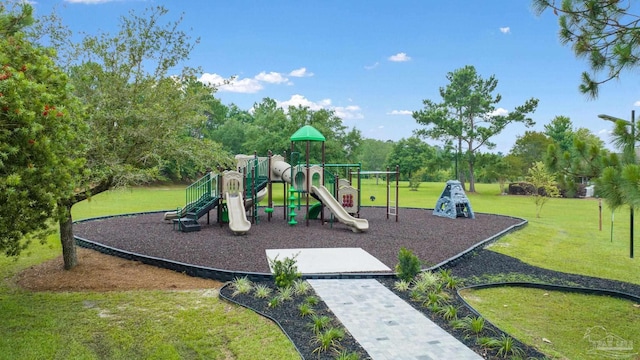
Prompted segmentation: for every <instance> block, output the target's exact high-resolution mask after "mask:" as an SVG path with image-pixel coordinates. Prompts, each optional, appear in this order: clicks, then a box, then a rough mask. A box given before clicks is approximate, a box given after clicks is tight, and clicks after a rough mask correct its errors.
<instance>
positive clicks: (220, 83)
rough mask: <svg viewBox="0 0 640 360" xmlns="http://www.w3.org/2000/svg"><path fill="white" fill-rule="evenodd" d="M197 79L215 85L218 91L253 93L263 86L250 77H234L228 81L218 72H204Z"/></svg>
mask: <svg viewBox="0 0 640 360" xmlns="http://www.w3.org/2000/svg"><path fill="white" fill-rule="evenodd" d="M198 80H199V81H201V82H203V83H205V84H208V85H212V86H214V87H216V88H217V89H218V91H220V92H235V93H243V94H253V93H256V92H258V91H260V90H262V89H263V88H264V87H263V86H262V84H261V83H260V81H258V80H256V79H252V78H244V79H239V78H234V79H232V80H230V81H229V79H227V78H224V77H222V76H220V75H218V74H209V73H204V74H202V76H200V78H199V79H198Z"/></svg>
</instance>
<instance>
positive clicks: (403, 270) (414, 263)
mask: <svg viewBox="0 0 640 360" xmlns="http://www.w3.org/2000/svg"><path fill="white" fill-rule="evenodd" d="M420 269H421V264H420V259H418V257H417V256H416V255H415V254H414V253H413V252H411V250H409V249H407V248H405V247H401V248H400V252H399V253H398V264H397V265H396V275H397V276H398V278H399V279H400V280H404V281H411V280H413V278H414V277H415V276H416V275H417V274H418V273H419V272H420Z"/></svg>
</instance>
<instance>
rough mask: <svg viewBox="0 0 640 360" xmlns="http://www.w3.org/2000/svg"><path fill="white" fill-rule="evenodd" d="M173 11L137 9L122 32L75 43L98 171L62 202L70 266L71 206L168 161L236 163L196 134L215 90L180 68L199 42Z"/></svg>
mask: <svg viewBox="0 0 640 360" xmlns="http://www.w3.org/2000/svg"><path fill="white" fill-rule="evenodd" d="M167 12H168V11H167V10H166V9H165V8H163V7H154V8H149V9H147V10H146V11H145V12H144V13H143V14H141V15H138V14H136V13H134V12H131V13H130V14H129V15H128V16H127V17H123V18H122V19H121V22H120V29H119V32H118V34H116V35H110V34H106V33H102V34H98V35H85V36H84V38H83V39H82V41H81V43H80V44H78V46H77V47H76V48H74V49H73V50H74V53H76V54H80V58H78V59H76V60H75V62H74V63H72V64H70V65H69V69H70V70H69V71H70V72H71V80H72V83H73V85H74V86H75V93H76V94H77V96H78V97H80V98H81V99H82V101H83V102H84V103H85V104H86V105H87V114H86V122H87V124H88V125H89V128H90V131H91V136H90V137H88V138H87V142H86V146H87V147H88V149H87V152H86V154H85V157H86V159H87V169H88V170H89V171H90V172H89V173H88V176H87V177H85V178H79V179H76V184H78V183H84V184H87V186H84V187H78V189H79V190H78V191H77V192H76V193H75V194H74V195H73V196H70V197H67V198H65V199H62V200H61V201H60V202H59V206H60V207H62V208H65V209H67V213H68V216H67V217H66V219H64V220H63V221H61V222H60V233H61V241H62V248H63V258H64V266H65V268H67V269H69V268H72V267H74V266H75V265H76V264H77V257H76V253H75V244H74V241H73V232H72V219H71V215H70V211H69V210H70V209H71V207H72V206H73V205H74V204H75V203H77V202H79V201H82V200H84V199H86V198H88V197H89V196H91V195H95V194H97V193H100V192H102V191H105V190H107V189H109V188H111V187H114V186H121V185H129V184H140V183H145V182H150V181H154V180H156V179H161V178H162V177H163V171H164V170H166V168H167V167H169V168H181V167H183V166H185V165H186V166H189V167H193V168H198V169H199V170H200V171H204V170H205V169H206V168H207V167H212V168H213V167H216V166H217V165H220V164H225V163H226V162H228V161H230V157H229V156H228V155H227V154H226V153H225V152H224V151H222V149H221V147H220V146H219V144H217V143H213V142H211V141H204V140H202V139H200V138H199V137H197V136H193V133H194V129H198V128H201V127H202V124H203V123H204V122H206V117H205V110H206V102H203V101H202V100H203V98H206V96H205V95H206V94H207V93H210V92H211V91H212V90H213V89H210V88H207V87H205V86H195V85H194V86H189V84H193V83H194V82H195V81H196V80H195V71H194V70H193V69H190V68H183V69H182V71H180V72H179V73H177V74H175V73H172V72H173V71H176V70H175V69H176V68H179V67H180V65H181V63H182V62H183V61H185V60H186V59H187V58H188V56H189V53H190V51H191V49H192V48H193V46H194V45H195V42H192V41H191V39H190V37H189V36H188V35H187V34H186V33H185V32H183V31H182V30H180V29H179V27H180V22H181V19H180V20H177V21H165V17H164V16H165V15H166V14H167ZM52 38H54V40H55V34H52ZM61 41H66V40H64V39H62V40H61ZM196 42H197V41H196ZM75 50H79V51H78V52H75ZM178 171H179V170H178Z"/></svg>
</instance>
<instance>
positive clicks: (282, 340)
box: [0, 186, 299, 360]
mask: <svg viewBox="0 0 640 360" xmlns="http://www.w3.org/2000/svg"><path fill="white" fill-rule="evenodd" d="M184 202H185V199H184V187H177V186H176V187H174V186H172V187H162V188H135V189H128V190H116V191H110V192H107V193H102V194H98V195H96V196H95V197H93V198H92V199H91V201H89V202H83V203H80V204H77V205H76V206H74V207H73V216H74V218H75V219H84V218H90V217H95V216H102V215H108V214H121V213H131V212H138V211H151V210H165V209H173V208H176V207H177V206H183V205H184ZM60 253H61V249H60V240H59V237H58V236H50V237H49V238H48V239H47V240H46V242H45V243H44V244H39V243H34V244H32V245H31V246H30V247H29V248H28V249H27V250H26V251H25V252H24V253H23V254H22V256H20V257H19V258H18V259H14V258H6V257H0V279H2V280H1V281H0V319H1V320H0V360H2V359H11V360H14V359H133V358H136V359H144V358H153V359H255V354H261V356H262V357H263V358H265V359H299V355H298V354H297V352H296V351H295V348H294V347H293V344H291V342H290V341H289V340H288V338H287V337H286V336H285V334H283V333H282V331H281V330H280V329H279V328H278V327H277V326H276V325H275V324H273V323H272V322H270V321H268V320H266V319H264V318H262V317H260V316H258V315H257V314H255V313H253V312H252V311H250V310H247V309H244V308H241V307H237V306H233V305H230V304H228V303H225V302H223V301H221V300H219V299H218V297H217V294H216V293H215V292H214V291H212V290H197V291H127V292H109V293H92V292H63V293H49V292H43V293H33V292H29V291H24V290H22V289H19V288H17V287H16V286H15V285H14V284H13V281H12V278H13V276H14V275H15V274H17V273H18V272H20V271H21V270H23V269H25V268H28V267H29V266H32V265H36V264H39V263H42V262H43V261H46V260H49V259H52V258H55V257H57V256H59V255H60Z"/></svg>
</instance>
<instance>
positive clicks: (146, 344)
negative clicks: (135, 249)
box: [0, 180, 640, 359]
mask: <svg viewBox="0 0 640 360" xmlns="http://www.w3.org/2000/svg"><path fill="white" fill-rule="evenodd" d="M394 185H395V184H392V188H391V192H392V193H393V192H394V191H395V188H394V187H393V186H394ZM443 188H444V184H443V183H423V184H421V185H420V187H419V188H418V191H410V190H409V188H408V184H407V183H406V182H402V183H401V184H400V196H399V206H400V207H426V208H432V207H433V206H434V205H435V203H436V201H437V199H438V197H439V196H440V193H441V192H442V189H443ZM477 190H478V193H476V194H468V196H469V199H470V202H471V206H472V208H473V210H474V211H475V212H484V213H497V214H505V215H512V216H517V217H522V218H525V219H527V220H529V225H527V226H526V227H525V228H524V229H522V230H520V231H518V232H515V233H513V234H509V235H507V236H505V237H504V238H503V239H501V240H500V241H498V242H497V243H496V244H495V245H494V246H493V247H492V248H491V249H492V250H494V251H497V252H500V253H504V254H506V255H510V256H514V257H516V258H519V259H521V260H523V261H525V262H527V263H529V264H532V265H536V266H539V267H543V268H548V269H553V270H558V271H564V272H570V273H576V274H583V275H590V276H598V277H604V278H610V279H616V280H622V281H627V282H631V283H636V284H640V260H639V259H638V258H635V259H629V256H628V255H629V231H628V227H629V224H628V218H629V217H628V209H621V210H619V211H618V212H616V214H615V223H614V229H613V230H614V231H613V241H611V239H610V229H611V228H610V220H611V213H610V212H609V210H608V209H607V208H606V206H603V214H602V216H603V225H602V231H600V230H599V229H598V222H599V214H598V202H597V200H593V199H551V200H550V201H549V202H548V203H547V204H546V205H545V206H544V208H543V210H542V214H541V218H536V217H535V205H534V203H533V201H532V200H531V199H529V198H527V197H516V196H501V195H500V194H499V188H498V185H486V184H477ZM386 192H387V186H386V183H385V182H382V181H380V182H379V183H378V184H376V183H375V180H363V189H362V195H363V199H362V204H363V205H367V206H368V205H375V206H384V205H385V204H386ZM282 193H283V192H282V189H281V187H280V188H278V187H277V186H276V187H275V189H274V198H275V201H276V203H281V202H282V197H283V195H282ZM371 196H374V197H375V201H372V200H371ZM184 203H185V198H184V187H183V186H167V187H152V188H135V189H125V190H115V191H110V192H107V193H103V194H99V195H97V196H95V197H94V198H92V199H91V201H88V202H83V203H80V204H77V205H75V206H74V208H73V216H74V219H75V220H79V219H84V218H90V217H95V216H101V215H109V214H121V213H131V212H139V211H152V210H170V209H175V208H177V207H179V206H183V205H184ZM399 218H400V221H402V209H400V211H399ZM59 254H60V246H59V240H58V239H57V237H55V236H52V237H51V238H50V239H48V241H47V242H46V243H45V244H44V245H40V244H34V245H32V246H31V247H30V248H29V249H28V250H27V251H26V252H25V253H24V254H23V256H21V257H20V258H19V259H18V260H13V259H6V258H4V257H2V258H0V276H1V278H2V279H3V280H2V281H1V282H0V314H2V318H3V321H0V359H4V358H6V359H9V358H11V359H30V358H34V357H35V356H34V355H39V357H41V358H56V356H61V357H64V358H69V357H73V358H88V359H90V358H102V357H108V358H120V357H126V355H127V354H129V355H130V354H136V355H139V357H154V358H156V357H157V358H187V359H188V358H230V357H233V358H237V359H243V358H244V359H250V358H254V357H255V354H256V353H261V354H265V356H264V357H265V358H277V359H294V358H297V354H295V353H294V350H293V346H292V345H291V344H290V343H289V342H288V341H287V340H286V337H285V336H284V335H283V334H282V333H281V332H280V331H279V329H278V328H277V327H276V326H275V325H272V324H270V323H268V322H266V321H263V320H262V319H260V318H259V317H258V316H256V315H255V314H253V313H251V312H250V311H248V310H244V309H239V308H236V307H233V306H231V305H228V304H225V303H221V302H219V301H218V299H217V298H216V297H211V296H209V295H210V294H209V293H207V292H206V291H179V292H177V291H175V292H171V291H132V292H116V293H31V292H27V291H23V290H20V289H17V288H15V286H13V285H12V283H11V281H10V280H8V279H9V278H11V277H12V276H13V275H14V274H15V273H17V272H19V271H20V270H22V269H24V268H27V267H29V266H31V265H34V264H38V263H41V262H43V261H45V260H47V259H51V258H54V257H56V256H58V255H59ZM492 291H494V290H483V293H482V294H480V295H482V299H483V304H484V305H485V306H486V307H487V310H481V311H483V313H484V312H485V311H490V310H491V309H493V311H496V312H498V313H500V312H502V311H503V310H504V306H503V304H502V303H501V302H500V301H499V300H496V299H494V298H493V297H494V296H495V295H493V294H491V293H490V292H492ZM501 291H505V292H507V293H506V295H501V296H504V297H505V298H507V299H508V298H511V297H515V296H516V295H520V293H521V292H522V291H521V289H501ZM539 298H540V296H536V295H532V296H529V297H526V298H523V299H522V300H521V302H520V304H522V306H521V307H522V308H523V309H524V310H525V316H526V317H531V318H532V319H536V318H537V317H540V316H542V315H541V314H540V312H539V311H537V310H536V309H537V307H536V303H537V302H539V300H540V299H539ZM553 298H554V299H556V298H557V299H559V301H560V302H559V305H558V307H559V308H564V311H565V312H571V313H572V315H573V316H574V318H577V320H576V323H578V324H583V325H584V324H588V323H589V322H588V320H586V318H582V317H581V316H582V315H585V316H586V315H589V313H590V312H591V311H589V310H585V311H581V310H577V311H576V310H571V311H569V310H567V309H568V308H567V306H569V308H571V309H578V308H577V307H576V306H577V305H573V303H568V301H569V300H568V298H567V297H564V296H553ZM563 301H565V302H566V303H565V302H563ZM597 302H598V304H602V305H603V306H610V307H614V306H617V305H614V303H615V302H617V300H613V299H608V298H600V299H598V301H597ZM497 304H501V305H497ZM567 304H570V305H567ZM606 309H609V308H608V307H606V308H605V310H602V311H608V310H606ZM634 309H635V311H636V315H637V311H638V309H636V308H634ZM487 314H488V313H487ZM601 315H602V316H606V315H607V313H606V312H604V313H601ZM487 317H489V315H488V316H487ZM4 319H8V321H5V320H4ZM509 319H511V320H512V322H514V321H513V320H515V319H518V322H519V320H520V319H521V317H520V316H518V317H515V315H513V316H512V317H507V320H509ZM490 320H491V318H490ZM514 323H515V322H514ZM222 324H224V325H222ZM635 324H636V326H637V322H636V323H635ZM513 325H517V324H513ZM513 325H510V324H509V323H508V321H507V322H506V323H504V324H502V323H501V324H500V326H503V327H505V329H507V330H509V326H513ZM554 325H555V326H557V327H559V328H561V329H562V328H563V327H564V326H565V325H564V321H557V322H556V323H555V324H554ZM583 325H579V326H583ZM547 327H548V325H544V326H541V325H536V323H535V321H534V322H533V325H531V328H530V329H528V330H527V331H528V332H530V333H531V334H532V336H533V337H536V336H537V337H538V338H541V337H547V336H545V335H544V334H545V331H546V329H547ZM141 329H142V330H143V331H140V330H141ZM585 329H586V325H585V326H583V327H582V328H579V329H578V330H579V332H581V333H580V334H579V335H580V336H582V334H583V333H584V330H585ZM636 329H637V327H636ZM578 330H570V331H578ZM619 331H621V333H622V334H625V333H624V332H623V330H619ZM143 333H144V334H145V336H142V334H143ZM616 334H617V333H616ZM514 335H516V336H518V335H517V334H515V333H514ZM618 335H620V334H618ZM620 336H622V335H620ZM547 338H548V337H547ZM265 339H268V341H267V340H265ZM552 342H553V344H554V345H558V346H559V344H560V343H562V341H560V340H558V339H555V340H552ZM567 343H568V344H569V346H571V341H567ZM638 343H640V341H638ZM534 344H535V342H534ZM575 348H577V350H576V351H583V350H584V346H579V345H578V344H577V343H576V344H575ZM63 349H66V350H64V351H66V352H64V351H63ZM156 349H162V351H161V352H160V353H158V352H156ZM564 351H565V350H562V353H564ZM267 354H268V355H267Z"/></svg>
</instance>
